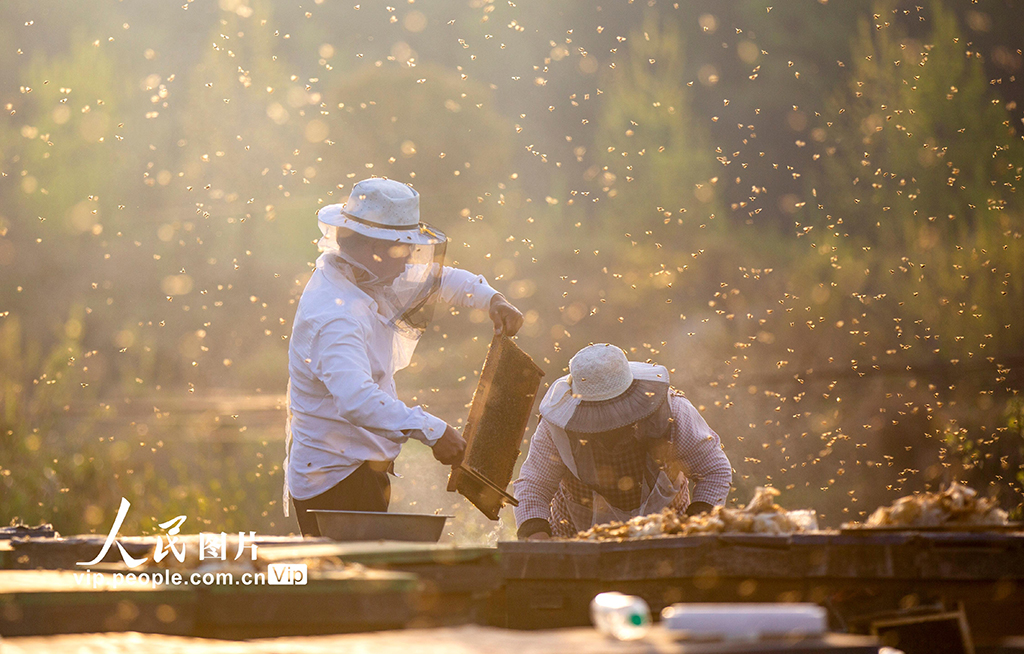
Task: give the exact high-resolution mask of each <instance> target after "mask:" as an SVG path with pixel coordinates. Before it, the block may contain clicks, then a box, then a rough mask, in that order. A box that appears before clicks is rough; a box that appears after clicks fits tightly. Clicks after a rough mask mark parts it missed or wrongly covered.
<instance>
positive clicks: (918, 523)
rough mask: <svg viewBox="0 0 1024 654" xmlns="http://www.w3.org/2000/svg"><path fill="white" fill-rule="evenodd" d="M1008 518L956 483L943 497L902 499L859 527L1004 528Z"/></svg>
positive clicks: (988, 501)
mask: <svg viewBox="0 0 1024 654" xmlns="http://www.w3.org/2000/svg"><path fill="white" fill-rule="evenodd" d="M1006 519H1007V514H1006V511H1003V510H1002V509H1000V508H999V506H998V504H997V503H996V500H994V499H992V498H990V497H978V491H976V490H974V489H973V488H968V487H967V486H962V485H960V484H958V483H956V482H954V483H952V484H950V486H949V488H947V489H946V490H944V491H942V492H941V493H921V494H919V495H908V496H906V497H901V498H900V499H898V500H896V501H895V502H893V503H892V504H891V505H889V506H880V507H878V508H877V509H875V512H874V513H872V514H871V516H870V517H869V518H868V520H867V522H866V523H864V524H863V525H858V524H845V525H843V527H844V528H856V527H866V528H872V527H946V526H948V527H957V526H966V525H1004V524H1006Z"/></svg>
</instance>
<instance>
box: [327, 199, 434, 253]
mask: <svg viewBox="0 0 1024 654" xmlns="http://www.w3.org/2000/svg"><path fill="white" fill-rule="evenodd" d="M316 217H317V220H318V221H319V222H321V223H323V224H324V225H329V226H331V227H344V228H345V229H350V230H352V231H353V232H356V233H357V234H362V235H363V236H366V237H369V238H375V239H379V240H382V241H396V242H399V243H411V244H414V245H437V244H439V243H444V242H446V241H447V240H448V237H447V236H445V234H444V232H442V231H441V230H440V229H437V228H436V227H434V226H432V225H429V224H427V223H424V222H421V223H418V224H416V225H407V226H406V225H403V226H396V227H388V226H376V225H373V224H369V223H370V221H364V220H353V219H351V218H349V217H348V216H347V215H346V214H345V213H344V211H343V210H342V205H340V204H329V205H327V206H325V207H321V208H320V210H319V211H317V215H316Z"/></svg>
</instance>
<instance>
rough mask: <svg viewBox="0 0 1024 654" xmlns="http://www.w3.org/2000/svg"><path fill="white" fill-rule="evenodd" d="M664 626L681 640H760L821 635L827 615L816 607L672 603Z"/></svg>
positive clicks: (825, 627)
mask: <svg viewBox="0 0 1024 654" xmlns="http://www.w3.org/2000/svg"><path fill="white" fill-rule="evenodd" d="M661 624H662V626H663V627H664V628H665V629H667V630H668V631H669V632H672V633H673V634H675V635H677V636H678V637H680V638H690V639H694V640H733V639H742V640H757V639H759V638H765V637H768V638H778V637H782V636H821V635H823V634H824V633H825V631H826V629H827V624H828V616H827V614H826V613H825V609H823V608H822V607H820V606H818V605H817V604H753V603H752V604H673V605H672V606H669V607H667V608H666V609H665V610H664V611H662V612H661Z"/></svg>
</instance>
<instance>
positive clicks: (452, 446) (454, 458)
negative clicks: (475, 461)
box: [431, 425, 466, 466]
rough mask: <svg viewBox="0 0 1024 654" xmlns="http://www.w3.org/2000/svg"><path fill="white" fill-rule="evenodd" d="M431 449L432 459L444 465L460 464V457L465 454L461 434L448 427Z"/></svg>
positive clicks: (464, 441) (463, 440)
mask: <svg viewBox="0 0 1024 654" xmlns="http://www.w3.org/2000/svg"><path fill="white" fill-rule="evenodd" d="M431 449H433V450H434V458H435V459H437V460H438V461H440V462H441V463H443V464H444V465H446V466H457V465H459V464H460V463H462V456H463V455H464V454H465V453H466V440H465V439H464V438H462V434H460V433H459V432H457V431H455V429H453V428H452V426H451V425H448V428H447V429H445V430H444V434H443V435H442V436H441V438H439V439H437V442H436V443H434V446H433V447H432V448H431Z"/></svg>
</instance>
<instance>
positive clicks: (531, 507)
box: [512, 419, 568, 539]
mask: <svg viewBox="0 0 1024 654" xmlns="http://www.w3.org/2000/svg"><path fill="white" fill-rule="evenodd" d="M566 472H568V468H566V466H565V463H564V462H563V461H562V457H561V456H559V454H558V450H557V449H555V442H554V441H553V440H552V439H551V432H550V431H549V426H548V422H547V420H544V419H541V421H540V424H538V425H537V431H535V432H534V433H533V439H532V440H531V441H530V452H529V454H527V455H526V461H524V462H523V467H522V468H521V469H520V471H519V479H516V480H515V481H514V482H513V483H512V489H513V490H512V492H513V495H515V498H516V499H517V500H519V506H517V507H515V516H516V527H517V529H518V531H517V535H518V537H519V538H520V539H526V538H529V537H530V536H532V535H534V534H537V533H546V534H547V535H548V536H550V535H551V523H550V522H549V520H550V517H551V500H552V499H553V498H554V497H555V492H556V491H557V490H558V484H559V483H561V481H562V477H564V476H565V474H566Z"/></svg>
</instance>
